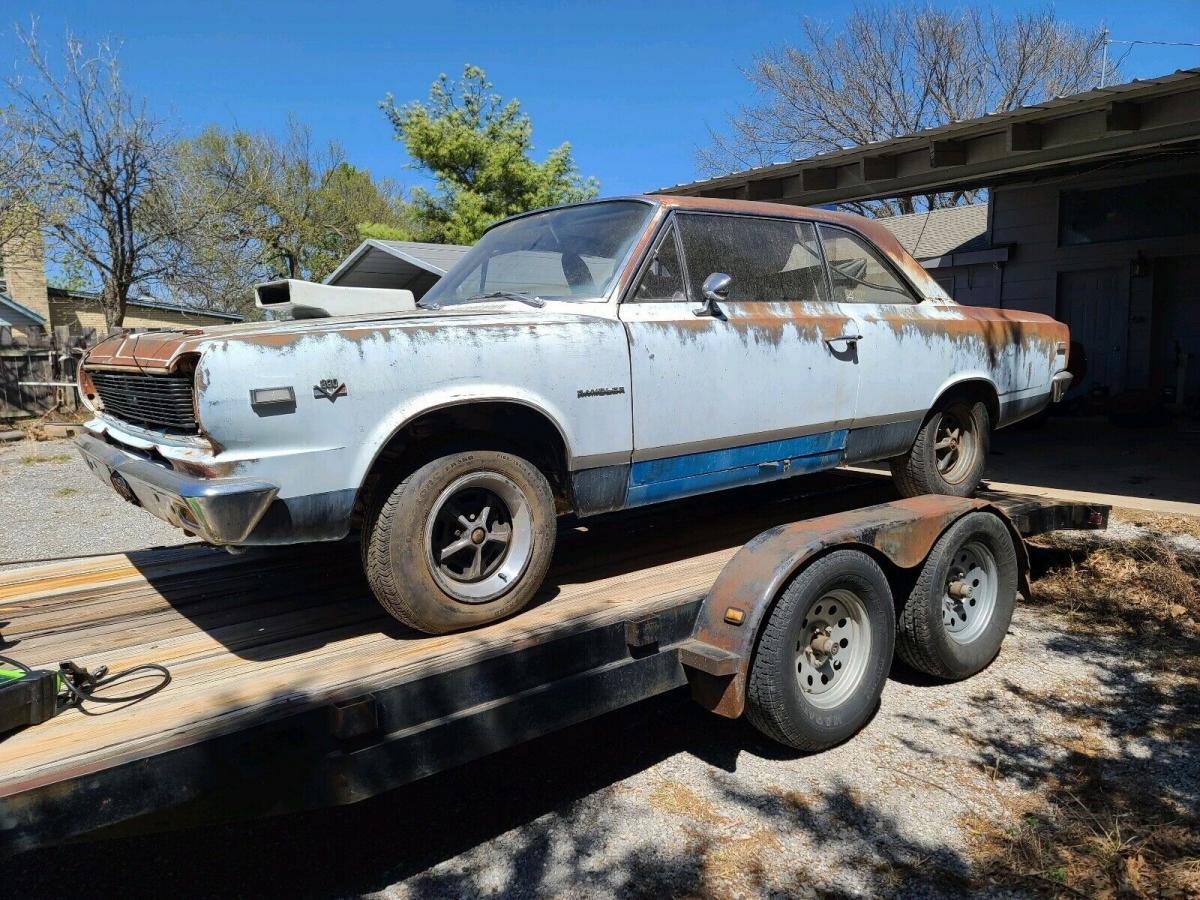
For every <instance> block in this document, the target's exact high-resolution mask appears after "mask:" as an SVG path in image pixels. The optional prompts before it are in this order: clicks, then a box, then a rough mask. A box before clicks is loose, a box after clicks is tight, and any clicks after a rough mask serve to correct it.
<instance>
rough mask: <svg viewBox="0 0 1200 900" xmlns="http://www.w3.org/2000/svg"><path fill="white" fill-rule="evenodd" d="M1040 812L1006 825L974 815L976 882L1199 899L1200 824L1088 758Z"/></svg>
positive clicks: (1061, 892)
mask: <svg viewBox="0 0 1200 900" xmlns="http://www.w3.org/2000/svg"><path fill="white" fill-rule="evenodd" d="M1075 762H1076V763H1077V764H1079V765H1080V768H1078V769H1077V770H1076V774H1075V776H1074V777H1073V778H1071V779H1070V780H1069V781H1068V782H1067V783H1065V784H1061V785H1059V786H1058V787H1056V788H1055V789H1054V790H1052V791H1051V793H1050V795H1049V797H1048V798H1047V800H1046V802H1045V804H1044V805H1043V806H1041V807H1040V808H1037V809H1036V811H1025V812H1023V813H1021V814H1018V815H1016V816H1013V817H1011V818H1010V820H1009V821H1008V822H1000V823H998V822H996V821H995V820H992V819H987V818H985V817H982V816H978V815H975V814H972V815H970V816H968V817H966V818H965V819H964V820H963V821H962V824H963V826H964V827H965V828H966V830H967V831H968V833H969V834H970V836H971V843H972V845H973V851H974V852H973V854H972V855H973V856H974V863H975V871H976V877H977V878H978V879H979V880H980V881H982V882H983V883H984V884H986V885H989V886H992V887H1001V888H1009V889H1011V887H1012V886H1013V884H1014V883H1024V884H1026V885H1029V886H1031V887H1034V888H1035V890H1036V891H1037V892H1038V893H1049V894H1051V895H1054V896H1077V897H1195V896H1200V819H1196V818H1194V817H1190V816H1180V815H1177V814H1173V812H1174V811H1173V810H1169V809H1167V808H1166V807H1165V805H1164V804H1163V803H1162V802H1161V800H1158V799H1156V798H1154V797H1153V795H1149V796H1148V795H1147V794H1145V793H1144V792H1142V791H1134V790H1129V789H1128V788H1127V787H1123V786H1122V785H1121V784H1120V783H1119V782H1118V781H1117V780H1115V779H1111V778H1105V777H1102V776H1097V774H1096V772H1095V771H1093V770H1092V767H1091V766H1090V765H1089V762H1090V760H1089V758H1088V757H1082V758H1081V759H1076V760H1075Z"/></svg>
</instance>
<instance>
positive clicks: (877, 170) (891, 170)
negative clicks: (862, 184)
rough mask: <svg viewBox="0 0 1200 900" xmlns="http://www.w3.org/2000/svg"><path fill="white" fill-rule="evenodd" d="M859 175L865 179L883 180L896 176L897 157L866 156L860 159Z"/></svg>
mask: <svg viewBox="0 0 1200 900" xmlns="http://www.w3.org/2000/svg"><path fill="white" fill-rule="evenodd" d="M858 172H859V175H861V176H862V180H863V181H883V180H884V179H885V178H895V177H896V157H894V156H864V157H863V158H862V160H860V161H859V167H858Z"/></svg>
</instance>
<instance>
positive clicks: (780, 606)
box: [746, 550, 896, 751]
mask: <svg viewBox="0 0 1200 900" xmlns="http://www.w3.org/2000/svg"><path fill="white" fill-rule="evenodd" d="M842 592H849V593H850V594H852V595H853V596H855V597H857V599H858V602H859V603H860V604H861V607H862V611H863V612H864V613H865V618H866V622H865V623H864V626H865V627H864V628H863V631H865V632H866V633H867V634H868V635H869V642H868V643H867V644H866V646H865V647H862V648H861V649H862V651H863V656H864V659H863V663H864V664H863V666H862V668H861V670H859V672H858V676H857V678H856V679H855V680H854V681H853V682H850V683H846V684H844V685H843V686H842V687H840V688H838V690H839V691H842V692H843V696H842V697H833V699H834V700H837V702H836V704H834V705H830V704H829V703H826V702H825V701H821V702H822V703H823V704H824V705H818V702H817V698H820V697H824V696H825V695H824V694H815V693H811V689H810V690H806V689H805V687H804V686H802V684H801V679H802V678H803V677H805V676H803V675H802V672H803V671H804V668H803V667H804V666H805V663H806V660H805V658H804V653H803V650H802V649H801V648H802V645H804V646H807V644H806V643H805V642H806V641H808V639H809V638H810V637H811V636H812V632H811V628H810V626H811V625H812V621H815V620H816V616H818V615H820V614H824V613H826V612H828V608H827V607H826V605H825V604H827V603H830V602H832V603H839V602H842V601H841V598H842V597H844V596H845V594H844V593H842ZM818 608H820V609H821V610H822V613H820V614H818V613H817V612H816V611H817V610H818ZM839 612H840V613H844V612H845V609H844V608H843V609H841V610H835V611H834V615H837V614H838V613H839ZM810 616H813V617H814V618H813V620H812V621H810V619H809V617H810ZM847 618H848V617H847ZM855 633H856V634H858V635H859V637H861V632H855ZM895 641H896V613H895V607H894V602H893V600H892V591H891V588H890V587H889V586H888V581H887V577H886V576H885V575H884V574H883V570H882V569H880V568H879V566H878V565H877V564H876V563H875V561H874V560H873V559H871V557H869V556H867V555H866V554H865V553H863V552H861V551H858V550H837V551H834V552H833V553H830V554H829V555H828V556H823V557H821V558H820V559H818V560H817V561H815V562H814V563H812V564H811V565H810V566H808V567H807V568H805V569H804V570H803V571H802V572H801V573H800V574H799V575H797V576H796V577H795V578H794V579H793V580H792V582H791V583H790V584H789V585H788V586H787V588H785V589H784V591H783V593H782V594H781V595H780V597H779V600H778V602H777V603H776V604H775V606H774V608H773V609H772V610H771V613H770V615H769V616H768V617H767V621H766V622H765V623H764V624H763V626H762V633H761V635H760V636H759V641H758V648H757V649H756V650H755V652H754V660H753V662H752V663H751V666H750V678H749V683H748V684H747V687H746V716H747V718H748V719H749V720H750V722H751V724H752V725H754V727H755V728H757V729H758V730H759V731H761V732H762V733H763V734H765V735H766V736H767V737H769V738H771V739H773V740H776V741H778V742H779V743H781V744H786V745H787V746H789V747H794V748H796V749H797V750H810V751H811V750H823V749H825V748H826V747H832V746H833V745H834V744H839V743H841V742H842V741H844V740H846V739H848V738H850V737H851V736H853V735H854V734H855V733H856V732H857V731H858V730H859V729H860V728H862V727H863V725H865V724H866V722H867V721H868V720H869V719H870V718H871V715H872V714H873V713H874V711H875V709H876V707H877V706H878V705H879V697H880V694H881V693H882V692H883V685H884V682H885V681H886V680H887V675H888V670H889V668H890V667H891V662H892V653H893V648H894V646H895ZM846 649H849V646H848V645H847V646H845V647H844V650H846ZM843 652H844V651H843ZM846 658H847V659H849V654H847V655H846ZM811 659H812V658H811V657H810V658H809V660H808V661H809V662H810V663H811ZM837 662H838V657H836V656H835V657H832V658H829V657H826V664H825V666H824V670H825V671H828V672H830V674H832V675H833V676H834V680H835V681H836V677H837V674H836V673H835V672H834V671H833V669H832V666H833V664H835V663H837ZM843 671H846V670H843ZM818 690H828V691H829V692H830V695H831V697H832V692H833V690H834V688H833V683H832V682H831V684H830V686H829V687H828V688H818Z"/></svg>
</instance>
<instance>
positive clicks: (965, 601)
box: [942, 541, 1000, 644]
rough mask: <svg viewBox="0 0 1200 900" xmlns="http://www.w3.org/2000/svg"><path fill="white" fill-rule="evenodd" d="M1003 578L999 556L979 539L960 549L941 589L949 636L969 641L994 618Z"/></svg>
mask: <svg viewBox="0 0 1200 900" xmlns="http://www.w3.org/2000/svg"><path fill="white" fill-rule="evenodd" d="M999 584H1000V579H999V575H998V572H997V568H996V557H995V556H994V555H993V554H992V551H991V550H989V549H988V548H987V547H985V546H984V545H983V544H981V543H979V542H978V541H971V542H969V543H967V544H964V545H963V546H962V547H960V548H959V550H958V552H957V553H955V554H954V560H953V561H952V562H951V563H950V569H949V570H948V571H947V573H946V583H945V585H944V586H943V590H942V627H943V628H945V629H946V634H948V635H949V636H950V639H951V640H953V641H957V642H958V643H960V644H969V643H971V642H972V641H974V640H975V639H976V638H978V637H979V635H981V634H982V633H983V631H984V629H986V628H987V627H988V623H989V622H991V621H992V615H993V613H994V612H995V610H996V594H997V591H998V590H999Z"/></svg>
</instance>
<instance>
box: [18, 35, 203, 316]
mask: <svg viewBox="0 0 1200 900" xmlns="http://www.w3.org/2000/svg"><path fill="white" fill-rule="evenodd" d="M18 34H19V36H20V38H21V40H22V41H23V42H24V44H25V47H26V50H27V51H28V70H29V71H28V72H27V73H24V74H21V75H17V76H14V77H12V78H9V79H8V80H7V82H6V83H7V86H8V90H9V93H10V94H11V97H12V105H11V106H10V107H9V108H8V109H6V110H5V111H4V113H3V122H4V127H5V128H6V129H7V130H8V132H9V133H10V135H11V136H12V138H13V139H14V140H16V141H17V142H18V144H19V145H20V146H21V147H23V148H25V150H26V152H27V154H28V156H27V160H26V164H24V165H23V167H22V170H21V172H19V173H18V175H19V177H18V178H17V180H16V181H15V182H14V184H15V190H16V191H17V192H18V193H19V195H20V197H21V199H22V201H23V202H26V203H29V204H32V206H33V207H34V208H35V209H36V211H37V215H38V217H39V218H40V220H41V222H42V223H43V225H44V228H45V230H46V232H47V236H48V237H49V238H50V243H51V248H52V252H54V249H55V248H57V250H58V251H59V252H61V253H62V254H64V255H68V256H70V257H73V258H75V259H77V260H80V261H82V262H83V263H84V264H85V265H86V266H87V267H88V268H89V269H90V270H91V271H92V272H93V273H94V275H95V278H96V281H97V282H98V283H99V285H100V299H101V304H102V306H103V308H104V315H105V319H106V321H107V323H108V325H109V327H115V326H119V325H120V324H121V323H122V321H123V320H124V317H125V304H126V301H127V300H128V299H129V297H130V294H131V292H132V291H133V290H135V289H136V288H139V287H140V288H144V287H145V286H147V285H150V284H154V283H156V282H159V281H161V280H162V279H163V278H165V277H166V276H168V275H169V274H170V273H171V272H172V270H173V269H174V268H175V266H176V265H177V264H178V260H179V258H180V254H181V253H182V247H183V244H184V242H185V239H186V238H187V236H188V235H189V234H190V233H192V232H194V231H195V230H196V229H197V228H201V227H203V224H204V223H203V222H202V221H201V218H200V216H201V215H203V211H200V212H197V211H196V210H194V209H193V208H192V207H191V205H190V204H189V203H188V202H187V198H185V197H183V196H182V195H181V194H180V192H179V188H178V184H177V181H176V179H175V178H174V166H175V161H176V153H175V147H176V138H175V135H174V134H173V133H172V132H171V130H170V129H169V128H168V127H167V126H166V124H165V123H163V122H162V121H161V120H159V119H157V118H155V117H154V116H152V115H151V114H150V113H149V112H148V111H147V109H146V104H145V101H144V100H138V99H135V98H134V97H133V96H132V95H131V94H130V93H129V92H128V91H126V90H125V88H124V86H123V85H122V82H121V75H120V69H119V67H118V64H117V55H116V53H115V52H114V51H113V49H112V48H111V47H109V46H108V45H107V44H100V45H99V47H98V48H97V51H96V53H95V55H91V56H89V55H88V54H87V53H86V52H85V49H84V46H83V44H82V43H81V42H80V41H78V40H76V39H75V38H73V37H71V36H70V35H68V36H67V39H66V50H65V53H64V56H63V60H62V65H61V67H56V66H54V65H52V64H51V62H50V59H49V57H48V56H47V55H46V54H44V53H43V52H42V50H41V48H40V47H39V44H38V40H37V34H36V30H33V29H31V30H30V31H29V32H23V31H20V30H18ZM30 161H31V162H32V164H29V163H30Z"/></svg>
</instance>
